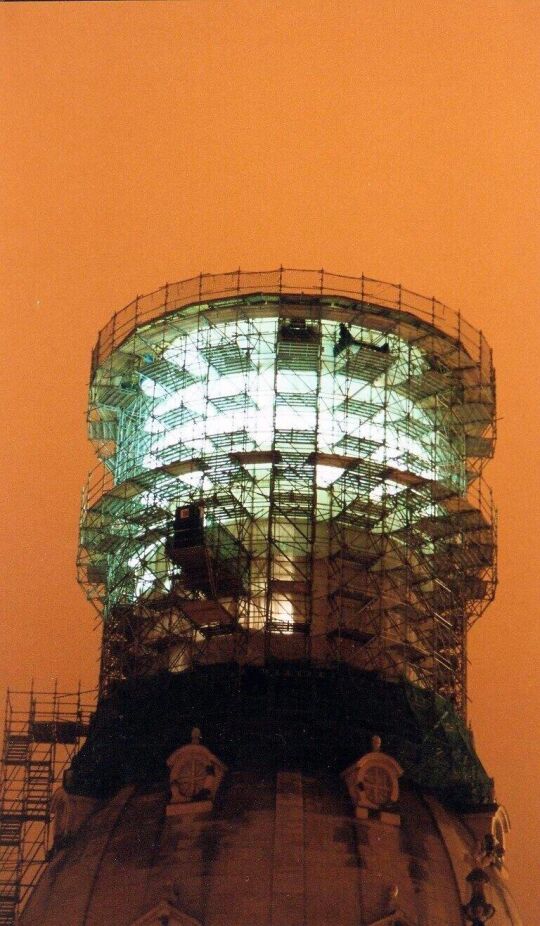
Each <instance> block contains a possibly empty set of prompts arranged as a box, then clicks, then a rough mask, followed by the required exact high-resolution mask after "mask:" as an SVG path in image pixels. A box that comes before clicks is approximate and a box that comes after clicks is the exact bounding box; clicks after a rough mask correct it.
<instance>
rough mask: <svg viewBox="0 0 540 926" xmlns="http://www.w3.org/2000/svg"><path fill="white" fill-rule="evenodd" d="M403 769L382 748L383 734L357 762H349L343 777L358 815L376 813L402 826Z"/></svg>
mask: <svg viewBox="0 0 540 926" xmlns="http://www.w3.org/2000/svg"><path fill="white" fill-rule="evenodd" d="M402 774H403V769H402V768H401V766H400V765H399V763H398V762H396V760H395V759H393V758H392V756H389V755H387V754H386V753H384V752H381V740H380V737H378V736H374V737H373V739H372V750H371V752H367V753H366V754H365V755H363V756H362V757H361V758H360V759H359V760H358V762H355V763H354V764H353V765H349V767H348V768H347V769H345V771H344V772H343V773H342V778H343V779H344V781H345V784H346V785H347V789H348V791H349V794H350V796H351V800H352V802H353V804H354V807H355V811H356V816H357V817H359V818H361V819H362V818H364V819H366V818H368V817H374V816H376V817H377V818H378V819H379V820H380V821H381V822H382V823H388V824H390V825H393V826H399V823H400V818H399V814H398V813H397V809H396V806H395V805H396V803H397V800H398V798H399V778H400V777H401V775H402Z"/></svg>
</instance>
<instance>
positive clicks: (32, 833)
mask: <svg viewBox="0 0 540 926" xmlns="http://www.w3.org/2000/svg"><path fill="white" fill-rule="evenodd" d="M85 694H86V693H85ZM82 697H83V693H82V692H81V691H80V690H79V691H77V692H76V693H74V694H64V693H60V692H59V691H58V690H57V687H56V685H55V688H54V690H53V691H52V692H42V691H35V690H33V688H32V690H31V691H29V692H20V691H9V690H8V693H7V697H6V708H5V721H4V745H3V752H2V765H1V768H0V926H15V924H16V922H17V917H18V914H19V913H20V911H21V910H22V909H23V907H24V906H25V904H26V902H27V900H28V897H29V895H30V892H31V890H32V888H33V886H34V885H35V883H36V881H37V879H38V878H39V876H40V874H41V872H42V870H43V867H44V865H45V864H46V862H47V860H48V857H49V850H50V846H51V834H50V824H51V813H50V807H51V798H52V795H53V792H54V791H55V789H56V787H57V786H58V785H59V784H60V783H61V781H62V775H63V772H64V770H65V769H66V768H67V766H68V765H69V764H70V763H71V760H72V759H73V757H74V755H75V754H76V752H77V751H78V749H79V748H80V746H81V745H82V742H83V741H84V739H85V737H86V735H87V732H88V723H89V718H90V709H89V708H88V707H87V706H85V704H83V700H82Z"/></svg>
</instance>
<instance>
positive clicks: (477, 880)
mask: <svg viewBox="0 0 540 926" xmlns="http://www.w3.org/2000/svg"><path fill="white" fill-rule="evenodd" d="M467 881H468V882H469V884H470V885H471V899H470V900H469V902H468V903H467V904H465V905H464V906H463V907H462V910H463V913H464V914H465V917H466V919H467V920H468V921H469V922H470V923H472V926H484V923H487V921H488V920H490V919H491V917H492V916H494V915H495V907H493V906H492V904H490V903H488V902H487V900H486V895H485V892H484V888H485V885H486V884H487V883H489V878H488V876H487V874H486V873H485V871H484V870H483V869H482V868H473V869H472V871H470V872H469V874H468V875H467Z"/></svg>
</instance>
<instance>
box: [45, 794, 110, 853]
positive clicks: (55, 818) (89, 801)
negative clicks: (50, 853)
mask: <svg viewBox="0 0 540 926" xmlns="http://www.w3.org/2000/svg"><path fill="white" fill-rule="evenodd" d="M98 804H99V801H98V800H96V799H95V798H92V797H83V796H82V795H79V794H69V793H68V792H67V791H66V790H65V789H64V788H63V787H60V788H57V789H56V791H55V792H54V794H53V796H52V798H51V804H50V807H49V812H50V814H51V817H52V823H53V850H54V851H57V850H59V849H61V848H63V847H64V846H65V845H66V843H67V842H68V841H69V838H70V837H71V836H73V835H74V834H75V833H76V832H77V830H79V829H80V827H81V826H82V825H83V823H84V821H85V820H86V819H87V817H89V816H90V814H91V813H92V811H93V810H94V809H95V808H96V806H97V805H98Z"/></svg>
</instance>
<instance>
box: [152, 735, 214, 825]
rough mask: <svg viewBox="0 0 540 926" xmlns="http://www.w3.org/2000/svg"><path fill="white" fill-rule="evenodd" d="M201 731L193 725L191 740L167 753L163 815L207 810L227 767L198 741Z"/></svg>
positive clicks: (212, 801) (209, 808) (210, 806)
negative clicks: (167, 786) (166, 794)
mask: <svg viewBox="0 0 540 926" xmlns="http://www.w3.org/2000/svg"><path fill="white" fill-rule="evenodd" d="M201 739H202V737H201V731H200V730H199V729H198V728H197V727H194V728H193V730H192V733H191V743H188V744H186V745H185V746H180V747H179V749H175V751H174V752H173V753H172V754H171V755H170V756H169V758H168V759H167V765H168V767H169V770H170V772H169V782H170V789H171V798H170V802H169V804H168V805H167V815H168V816H177V815H178V814H186V813H195V812H202V811H206V810H211V809H212V806H213V803H214V798H215V796H216V792H217V790H218V788H219V786H220V784H221V781H222V779H223V776H224V774H225V772H226V771H227V766H226V765H224V764H223V762H221V761H220V760H219V759H218V758H217V756H215V755H214V754H213V753H212V752H210V750H209V749H207V748H206V746H203V745H202V743H201Z"/></svg>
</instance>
